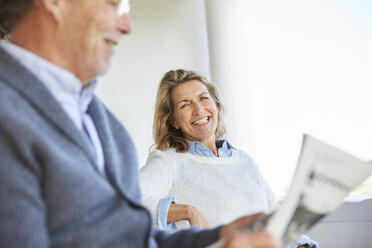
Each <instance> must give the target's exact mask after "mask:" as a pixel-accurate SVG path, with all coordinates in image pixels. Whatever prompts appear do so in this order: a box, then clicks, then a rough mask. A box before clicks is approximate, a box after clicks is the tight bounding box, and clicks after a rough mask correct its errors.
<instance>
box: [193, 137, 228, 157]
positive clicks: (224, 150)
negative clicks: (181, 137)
mask: <svg viewBox="0 0 372 248" xmlns="http://www.w3.org/2000/svg"><path fill="white" fill-rule="evenodd" d="M187 142H188V143H189V153H191V154H194V155H199V156H203V157H215V155H214V153H213V152H212V151H211V150H210V149H209V148H207V147H206V146H205V145H204V144H203V143H202V142H193V141H187ZM216 146H217V152H218V156H219V157H221V158H226V157H231V155H232V150H235V148H234V147H233V146H232V145H231V144H230V143H229V142H228V141H227V140H217V141H216Z"/></svg>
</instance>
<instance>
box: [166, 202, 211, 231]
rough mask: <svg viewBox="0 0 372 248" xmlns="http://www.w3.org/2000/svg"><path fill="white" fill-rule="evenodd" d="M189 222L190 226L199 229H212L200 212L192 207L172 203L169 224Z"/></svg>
mask: <svg viewBox="0 0 372 248" xmlns="http://www.w3.org/2000/svg"><path fill="white" fill-rule="evenodd" d="M181 220H188V221H189V223H190V225H192V226H197V227H199V228H202V229H204V228H210V227H211V226H210V225H209V223H208V221H207V220H206V219H205V218H204V216H203V215H202V214H201V213H200V212H199V210H198V209H197V208H195V207H193V206H190V205H184V204H175V203H172V204H171V205H170V207H169V211H168V219H167V222H168V223H172V222H177V221H181Z"/></svg>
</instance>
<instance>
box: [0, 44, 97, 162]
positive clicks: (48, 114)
mask: <svg viewBox="0 0 372 248" xmlns="http://www.w3.org/2000/svg"><path fill="white" fill-rule="evenodd" d="M0 58H1V60H0V78H2V79H3V80H2V81H4V82H5V83H6V84H8V85H9V86H10V87H12V88H13V89H14V90H16V91H18V92H19V94H20V95H22V96H23V97H24V98H25V99H27V100H28V101H29V102H30V104H31V105H33V106H34V107H35V109H37V110H38V111H39V112H40V113H41V115H43V116H45V118H46V119H47V120H49V121H50V122H51V123H52V125H54V126H55V127H56V128H57V129H59V130H60V131H61V132H63V133H64V135H66V137H67V138H68V139H70V140H71V141H72V142H73V143H75V144H76V145H77V146H79V147H80V148H81V149H82V150H83V151H84V152H85V153H86V154H87V155H88V156H89V158H90V159H91V161H92V163H93V164H95V160H94V154H93V152H92V150H91V149H90V146H89V143H88V142H87V139H85V137H83V134H82V132H80V131H79V130H78V128H77V127H76V125H75V124H74V123H73V122H72V120H71V119H70V117H69V116H68V115H67V113H66V112H65V111H64V110H63V108H62V107H61V106H60V104H59V103H58V101H57V100H56V99H55V98H54V97H53V96H52V95H51V94H50V93H49V91H48V90H47V89H46V88H45V87H44V86H43V84H42V83H41V82H40V81H39V80H38V79H37V78H36V77H35V76H34V75H33V74H32V73H31V72H29V71H28V70H27V69H26V68H25V67H24V66H22V65H21V64H20V63H19V62H18V61H17V60H16V59H14V58H13V57H12V56H10V55H9V54H8V53H7V52H6V51H4V49H2V48H0Z"/></svg>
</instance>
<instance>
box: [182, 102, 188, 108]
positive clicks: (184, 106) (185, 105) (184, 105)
mask: <svg viewBox="0 0 372 248" xmlns="http://www.w3.org/2000/svg"><path fill="white" fill-rule="evenodd" d="M187 106H189V105H188V104H187V103H186V104H183V105H181V109H183V108H186V107H187Z"/></svg>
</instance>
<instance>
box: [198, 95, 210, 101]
mask: <svg viewBox="0 0 372 248" xmlns="http://www.w3.org/2000/svg"><path fill="white" fill-rule="evenodd" d="M207 99H209V97H207V96H202V97H201V98H200V100H202V101H204V100H207Z"/></svg>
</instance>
